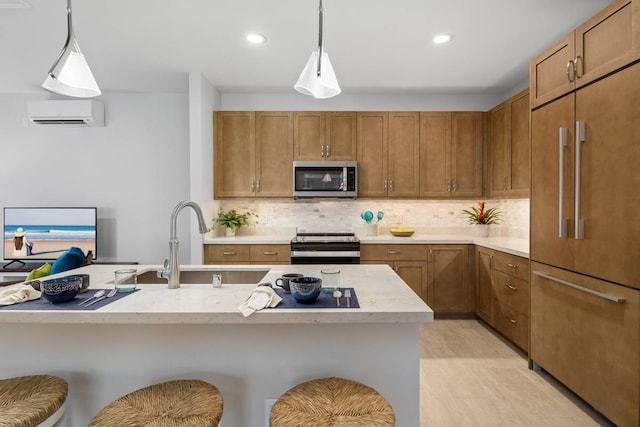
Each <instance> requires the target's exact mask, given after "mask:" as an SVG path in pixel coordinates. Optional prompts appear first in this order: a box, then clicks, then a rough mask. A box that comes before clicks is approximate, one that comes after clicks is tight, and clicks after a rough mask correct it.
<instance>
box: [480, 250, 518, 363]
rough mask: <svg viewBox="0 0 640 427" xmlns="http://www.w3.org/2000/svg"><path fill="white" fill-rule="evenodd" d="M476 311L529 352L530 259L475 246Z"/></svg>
mask: <svg viewBox="0 0 640 427" xmlns="http://www.w3.org/2000/svg"><path fill="white" fill-rule="evenodd" d="M476 284H477V286H476V288H477V289H476V314H477V315H478V317H480V318H481V319H482V320H484V321H485V322H486V323H488V324H489V325H490V326H492V327H493V328H495V329H496V330H497V331H498V332H500V333H501V334H502V335H504V336H505V337H506V338H507V339H509V340H510V341H511V342H513V343H514V344H516V345H517V346H518V347H520V348H521V349H523V350H524V351H526V352H528V351H529V260H528V259H526V258H522V257H518V256H515V255H511V254H507V253H504V252H500V251H495V250H492V249H487V248H482V247H476Z"/></svg>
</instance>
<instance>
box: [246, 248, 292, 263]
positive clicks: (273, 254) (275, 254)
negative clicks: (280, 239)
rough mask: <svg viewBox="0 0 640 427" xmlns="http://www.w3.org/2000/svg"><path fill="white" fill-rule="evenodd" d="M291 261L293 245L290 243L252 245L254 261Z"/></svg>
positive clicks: (252, 259) (252, 260)
mask: <svg viewBox="0 0 640 427" xmlns="http://www.w3.org/2000/svg"><path fill="white" fill-rule="evenodd" d="M290 261H291V247H290V246H289V245H251V262H252V263H258V264H260V263H264V264H269V263H272V262H286V263H290Z"/></svg>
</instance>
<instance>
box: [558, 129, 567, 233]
mask: <svg viewBox="0 0 640 427" xmlns="http://www.w3.org/2000/svg"><path fill="white" fill-rule="evenodd" d="M568 132H569V130H568V129H567V128H560V129H559V132H558V237H560V238H561V239H562V238H565V237H567V221H568V220H567V219H564V218H563V217H562V215H563V214H564V173H563V171H564V148H565V147H568V146H569V142H568V138H569V136H568Z"/></svg>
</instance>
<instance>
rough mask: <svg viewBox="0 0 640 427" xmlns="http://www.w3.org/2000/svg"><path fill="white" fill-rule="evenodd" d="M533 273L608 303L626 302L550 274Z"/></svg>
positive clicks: (620, 298)
mask: <svg viewBox="0 0 640 427" xmlns="http://www.w3.org/2000/svg"><path fill="white" fill-rule="evenodd" d="M531 273H532V274H535V275H536V276H540V277H542V278H544V279H547V280H551V281H552V282H556V283H559V284H561V285H564V286H568V287H570V288H573V289H577V290H579V291H582V292H586V293H588V294H591V295H595V296H597V297H600V298H604V299H606V300H608V301H613V302H616V303H623V302H625V301H626V300H625V299H624V298H622V297H618V296H615V295H611V294H605V293H604V292H598V291H594V290H593V289H589V288H585V287H584V286H580V285H576V284H575V283H571V282H567V281H566V280H562V279H558V278H557V277H554V276H552V275H550V274H547V273H544V272H542V271H535V270H534V271H532V272H531Z"/></svg>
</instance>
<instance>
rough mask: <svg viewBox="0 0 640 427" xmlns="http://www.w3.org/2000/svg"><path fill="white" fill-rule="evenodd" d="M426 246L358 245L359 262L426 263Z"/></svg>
mask: <svg viewBox="0 0 640 427" xmlns="http://www.w3.org/2000/svg"><path fill="white" fill-rule="evenodd" d="M427 253H428V251H427V245H360V260H361V261H377V260H384V261H387V260H403V261H427Z"/></svg>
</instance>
